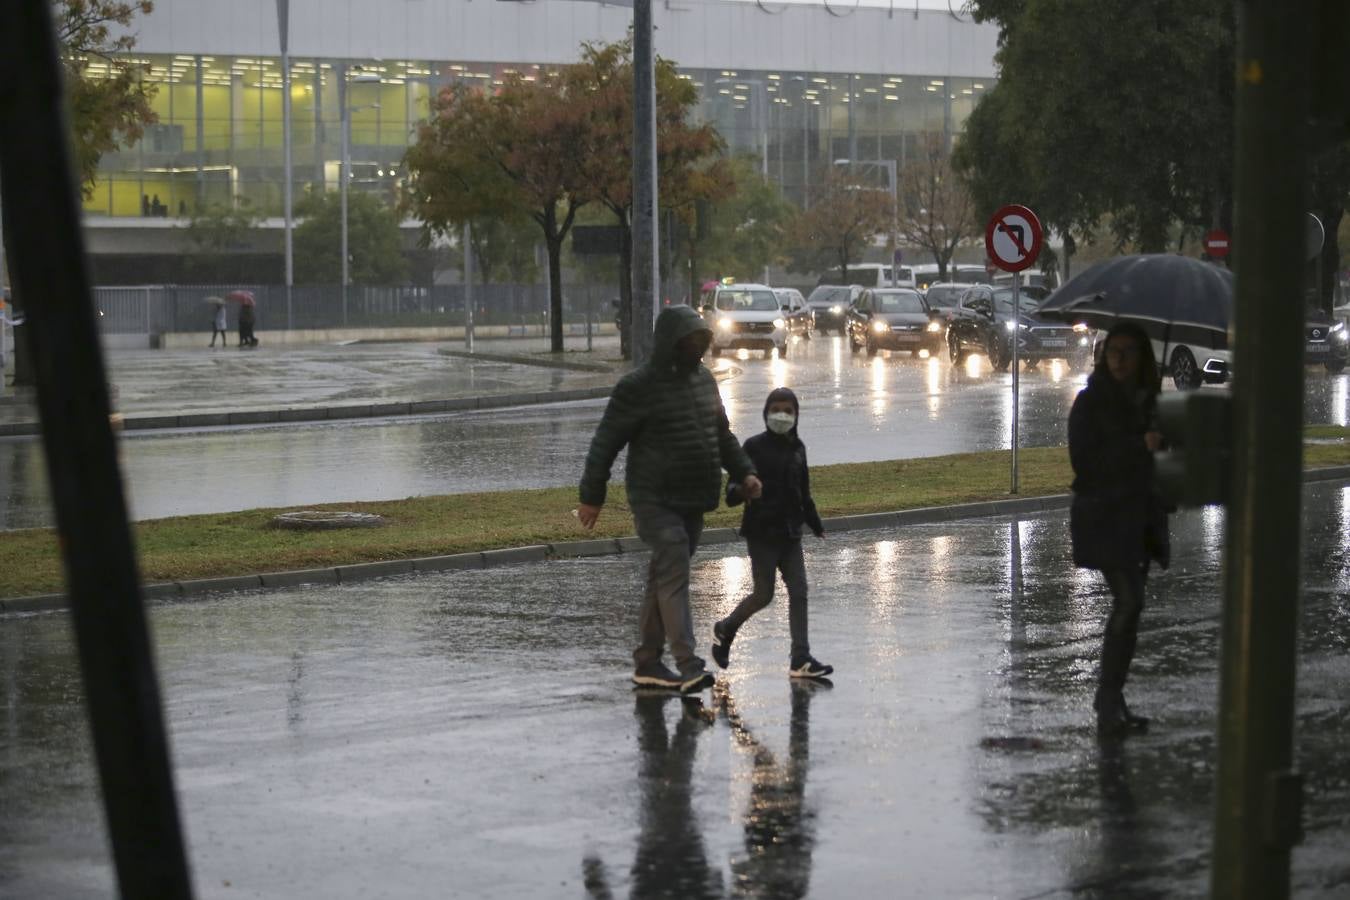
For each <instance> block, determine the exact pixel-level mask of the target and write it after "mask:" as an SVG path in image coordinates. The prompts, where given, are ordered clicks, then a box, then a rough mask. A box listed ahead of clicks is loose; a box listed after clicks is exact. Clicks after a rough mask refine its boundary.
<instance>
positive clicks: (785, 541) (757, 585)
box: [722, 538, 811, 659]
mask: <svg viewBox="0 0 1350 900" xmlns="http://www.w3.org/2000/svg"><path fill="white" fill-rule="evenodd" d="M746 544H747V545H749V548H750V573H751V577H752V578H753V579H754V590H753V591H751V593H750V596H748V597H746V598H745V599H744V600H742V601H741V602H740V605H738V606H737V607H736V608H735V609H733V610H732V611H731V615H729V616H727V617H726V618H725V619H723V620H722V626H723V628H725V629H726V630H727V631H730V632H732V633H735V631H736V630H737V629H738V628H740V627H741V626H742V625H744V624H745V620H746V619H748V618H750V617H751V616H753V615H754V614H755V613H757V612H759V611H760V610H761V609H763V608H764V607H766V606H768V605H769V601H771V600H772V599H773V589H774V582H775V580H776V578H777V575H778V573H779V572H781V573H782V574H783V583H784V584H785V585H787V594H788V628H789V630H790V631H791V633H792V658H793V659H798V658H800V657H803V656H807V655H809V654H810V653H811V646H810V643H809V642H808V641H807V639H806V561H805V559H803V557H802V542H801V539H800V538H777V539H773V538H770V539H765V538H748V539H747V540H746Z"/></svg>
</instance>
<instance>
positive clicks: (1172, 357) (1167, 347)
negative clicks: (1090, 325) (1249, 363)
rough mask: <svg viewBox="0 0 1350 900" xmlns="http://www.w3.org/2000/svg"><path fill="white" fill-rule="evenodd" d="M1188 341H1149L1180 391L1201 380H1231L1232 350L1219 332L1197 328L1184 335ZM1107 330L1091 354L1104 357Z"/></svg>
mask: <svg viewBox="0 0 1350 900" xmlns="http://www.w3.org/2000/svg"><path fill="white" fill-rule="evenodd" d="M1183 337H1185V338H1186V340H1185V341H1172V342H1166V343H1165V342H1163V341H1160V340H1158V339H1156V338H1153V339H1151V340H1150V341H1149V343H1151V344H1152V345H1153V357H1154V359H1156V360H1158V367H1159V369H1161V370H1162V374H1163V375H1170V376H1172V385H1173V386H1174V387H1175V388H1176V389H1177V390H1179V391H1192V390H1195V389H1196V388H1198V387H1200V385H1202V384H1223V383H1224V382H1225V381H1227V380H1228V378H1229V375H1230V374H1231V373H1230V372H1229V366H1230V365H1231V363H1232V355H1231V351H1230V350H1229V349H1228V347H1227V346H1223V347H1216V346H1215V344H1225V345H1226V344H1227V341H1226V340H1224V339H1223V337H1222V336H1220V335H1218V334H1211V333H1208V332H1198V331H1197V332H1196V333H1194V334H1189V335H1183ZM1105 340H1106V332H1105V331H1098V332H1097V333H1096V335H1095V336H1094V337H1093V341H1092V358H1093V359H1094V360H1100V359H1101V352H1102V344H1103V342H1105Z"/></svg>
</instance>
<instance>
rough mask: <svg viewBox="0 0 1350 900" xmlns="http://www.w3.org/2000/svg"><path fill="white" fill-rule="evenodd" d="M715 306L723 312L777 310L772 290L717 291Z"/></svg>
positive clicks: (776, 300)
mask: <svg viewBox="0 0 1350 900" xmlns="http://www.w3.org/2000/svg"><path fill="white" fill-rule="evenodd" d="M717 308H718V309H720V310H721V311H723V312H745V311H747V310H751V311H754V312H777V311H778V298H777V297H775V296H774V295H773V291H734V290H733V291H718V292H717Z"/></svg>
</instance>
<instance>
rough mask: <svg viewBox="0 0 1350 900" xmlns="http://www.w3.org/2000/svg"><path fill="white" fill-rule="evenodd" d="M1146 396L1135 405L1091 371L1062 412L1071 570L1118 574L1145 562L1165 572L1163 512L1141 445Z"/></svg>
mask: <svg viewBox="0 0 1350 900" xmlns="http://www.w3.org/2000/svg"><path fill="white" fill-rule="evenodd" d="M1154 402H1155V401H1154V398H1153V397H1147V398H1145V399H1144V400H1143V401H1142V402H1138V403H1137V402H1135V401H1134V400H1132V399H1131V398H1130V397H1129V395H1128V394H1127V393H1126V391H1125V389H1124V388H1122V387H1121V386H1120V385H1119V384H1118V383H1117V382H1116V381H1115V380H1114V379H1112V378H1111V377H1110V376H1109V375H1107V374H1104V373H1101V372H1094V373H1093V374H1092V375H1091V376H1090V377H1089V378H1088V384H1087V387H1086V388H1084V389H1083V390H1082V391H1080V392H1079V394H1078V398H1077V399H1076V400H1074V403H1073V410H1072V411H1071V412H1070V413H1069V461H1070V463H1071V464H1072V465H1073V473H1074V479H1073V505H1072V507H1071V508H1070V513H1069V531H1070V535H1071V537H1072V538H1073V561H1074V564H1075V565H1078V566H1082V567H1084V568H1089V569H1124V568H1127V567H1130V566H1140V565H1143V564H1144V563H1146V562H1148V561H1149V560H1150V559H1153V560H1156V561H1157V562H1158V563H1159V565H1161V566H1162V567H1163V568H1166V567H1167V565H1168V563H1169V562H1170V554H1171V548H1170V546H1169V542H1168V536H1167V513H1166V511H1165V509H1164V505H1163V503H1162V500H1161V498H1160V497H1159V495H1158V492H1157V488H1156V484H1155V482H1154V471H1153V454H1152V453H1151V452H1150V451H1149V449H1148V447H1147V445H1146V444H1145V443H1144V433H1145V432H1147V431H1149V430H1150V428H1151V427H1152V426H1151V422H1152V420H1153V415H1154Z"/></svg>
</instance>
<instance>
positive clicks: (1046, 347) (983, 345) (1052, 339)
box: [947, 284, 1092, 372]
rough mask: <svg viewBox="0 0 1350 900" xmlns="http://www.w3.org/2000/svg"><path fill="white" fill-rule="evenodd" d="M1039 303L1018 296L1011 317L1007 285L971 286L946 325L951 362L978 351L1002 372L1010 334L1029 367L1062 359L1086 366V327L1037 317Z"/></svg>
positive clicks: (1009, 348) (1088, 350) (1009, 352)
mask: <svg viewBox="0 0 1350 900" xmlns="http://www.w3.org/2000/svg"><path fill="white" fill-rule="evenodd" d="M1038 302H1039V301H1037V300H1034V299H1031V298H1028V297H1023V298H1022V300H1021V303H1020V309H1019V312H1020V313H1021V315H1020V316H1019V317H1017V318H1016V319H1014V318H1013V300H1012V288H1003V287H993V286H992V285H987V284H977V285H975V286H974V287H972V288H970V289H969V290H968V291H966V293H965V295H964V296H962V297H961V301H960V303H959V304H958V306H957V308H956V311H955V314H954V315H953V317H952V320H951V324H950V325H949V326H948V328H947V349H948V350H949V351H950V353H951V357H952V362H953V363H954V364H958V365H959V364H960V363H962V362H964V361H965V358H966V357H967V356H968V355H970V354H971V353H983V354H985V355H987V356H988V357H989V364H990V365H992V366H993V367H994V368H995V369H997V370H998V371H1000V372H1006V371H1007V370H1008V367H1009V366H1010V365H1011V364H1012V341H1013V335H1014V334H1016V335H1017V354H1018V357H1019V358H1020V359H1022V360H1023V361H1025V362H1026V363H1027V368H1034V367H1035V365H1036V364H1037V363H1038V362H1040V361H1041V360H1049V359H1062V360H1064V362H1065V363H1066V364H1067V365H1068V366H1069V368H1071V369H1086V368H1088V367H1090V366H1091V365H1092V338H1091V337H1090V336H1089V334H1088V332H1087V330H1086V328H1078V327H1076V326H1071V325H1066V324H1064V323H1063V322H1057V321H1050V320H1048V319H1039V318H1037V317H1036V306H1037V304H1038Z"/></svg>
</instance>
